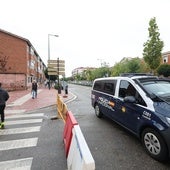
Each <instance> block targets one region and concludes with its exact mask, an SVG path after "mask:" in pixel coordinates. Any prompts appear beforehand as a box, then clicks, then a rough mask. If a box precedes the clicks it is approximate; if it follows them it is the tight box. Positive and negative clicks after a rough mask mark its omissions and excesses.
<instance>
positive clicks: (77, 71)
mask: <svg viewBox="0 0 170 170" xmlns="http://www.w3.org/2000/svg"><path fill="white" fill-rule="evenodd" d="M93 69H95V68H94V67H78V68H75V69H74V70H73V71H72V77H75V76H76V75H82V74H83V73H84V72H85V71H86V70H93Z"/></svg>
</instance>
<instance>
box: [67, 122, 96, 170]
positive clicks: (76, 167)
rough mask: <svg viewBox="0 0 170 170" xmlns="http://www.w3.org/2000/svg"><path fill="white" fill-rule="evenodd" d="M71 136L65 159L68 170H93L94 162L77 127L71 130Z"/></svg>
mask: <svg viewBox="0 0 170 170" xmlns="http://www.w3.org/2000/svg"><path fill="white" fill-rule="evenodd" d="M72 132H73V136H72V140H71V144H70V149H69V153H68V157H67V167H68V170H94V169H95V162H94V159H93V157H92V155H91V153H90V150H89V148H88V146H87V143H86V141H85V138H84V136H83V134H82V131H81V129H80V127H79V125H75V126H74V128H73V129H72Z"/></svg>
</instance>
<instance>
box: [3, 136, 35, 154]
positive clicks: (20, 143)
mask: <svg viewBox="0 0 170 170" xmlns="http://www.w3.org/2000/svg"><path fill="white" fill-rule="evenodd" d="M37 141H38V138H27V139H19V140H10V141H2V142H0V151H4V150H10V149H18V148H27V147H33V146H36V145H37Z"/></svg>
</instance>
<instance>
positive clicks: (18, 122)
mask: <svg viewBox="0 0 170 170" xmlns="http://www.w3.org/2000/svg"><path fill="white" fill-rule="evenodd" d="M42 120H43V119H28V120H13V121H5V125H17V124H29V123H41V122H42Z"/></svg>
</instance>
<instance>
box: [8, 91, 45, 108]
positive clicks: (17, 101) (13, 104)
mask: <svg viewBox="0 0 170 170" xmlns="http://www.w3.org/2000/svg"><path fill="white" fill-rule="evenodd" d="M41 91H42V89H39V90H38V93H40V92H41ZM31 97H32V95H31V93H29V94H27V95H25V96H23V97H21V98H19V99H17V100H15V101H14V102H13V103H11V104H8V105H7V106H20V105H22V104H23V103H25V102H26V101H27V100H29V99H31Z"/></svg>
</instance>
